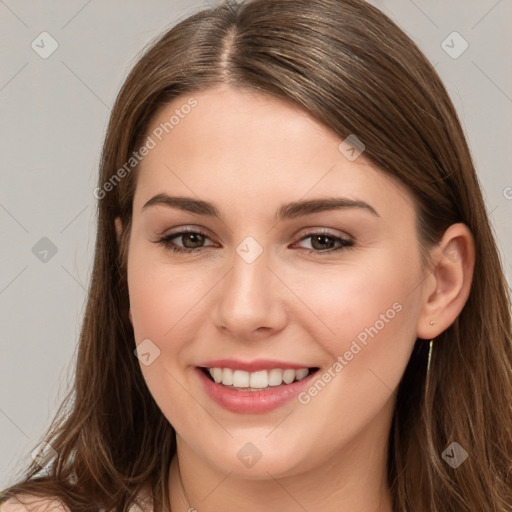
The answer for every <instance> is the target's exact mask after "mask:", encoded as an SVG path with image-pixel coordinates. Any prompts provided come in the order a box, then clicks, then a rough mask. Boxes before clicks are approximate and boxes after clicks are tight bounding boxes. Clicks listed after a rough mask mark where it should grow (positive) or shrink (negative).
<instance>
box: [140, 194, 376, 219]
mask: <svg viewBox="0 0 512 512" xmlns="http://www.w3.org/2000/svg"><path fill="white" fill-rule="evenodd" d="M157 205H158V206H167V207H169V208H176V209H178V210H183V211H186V212H191V213H196V214H198V215H206V216H208V217H219V216H220V212H219V209H218V208H217V207H216V206H215V205H213V204H212V203H208V202H206V201H202V200H200V199H194V198H192V197H179V196H169V195H167V194H157V195H156V196H154V197H152V198H151V199H150V200H149V201H148V202H147V203H146V204H144V206H143V207H142V210H145V209H146V208H149V207H151V206H157ZM345 208H359V209H362V210H366V211H368V212H370V213H371V214H372V215H374V216H376V217H380V215H379V214H378V213H377V211H376V210H375V208H373V206H371V205H369V204H368V203H366V202H364V201H361V200H359V199H349V198H347V197H329V198H325V199H310V200H308V201H295V202H292V203H288V204H285V205H283V206H281V207H280V208H279V210H278V211H277V213H276V218H277V219H278V220H287V219H294V218H296V217H302V216H305V215H312V214H314V213H319V212H324V211H329V210H340V209H345Z"/></svg>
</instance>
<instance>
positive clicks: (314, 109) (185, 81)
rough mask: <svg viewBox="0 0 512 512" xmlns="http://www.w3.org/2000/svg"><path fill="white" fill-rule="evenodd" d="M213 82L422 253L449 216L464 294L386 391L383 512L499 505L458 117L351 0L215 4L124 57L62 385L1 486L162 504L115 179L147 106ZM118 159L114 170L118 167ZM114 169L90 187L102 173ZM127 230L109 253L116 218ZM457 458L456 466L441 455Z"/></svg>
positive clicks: (101, 504) (495, 304) (505, 503)
mask: <svg viewBox="0 0 512 512" xmlns="http://www.w3.org/2000/svg"><path fill="white" fill-rule="evenodd" d="M220 83H229V84H231V85H233V86H236V87H248V88H252V89H256V90H258V91H261V92H263V93H266V94H270V95H272V96H274V97H276V98H279V99H281V100H283V101H286V102H289V103H291V104H293V105H295V106H299V107H300V108H301V109H303V111H305V112H307V113H309V114H310V115H311V116H313V117H314V118H315V119H317V120H318V121H320V122H321V123H322V124H323V125H325V126H327V127H329V128H330V129H332V130H333V131H334V132H335V133H337V134H338V135H339V136H340V137H341V138H342V139H344V138H345V137H347V136H348V135H350V134H356V135H357V137H358V138H359V139H361V140H362V141H363V142H364V144H365V145H366V150H365V157H366V158H368V159H369V161H370V162H371V163H373V164H374V165H375V166H376V167H378V168H380V169H381V170H382V171H383V172H386V173H389V174H390V175H392V176H394V177H395V178H397V179H399V180H400V181H401V182H402V183H403V184H405V185H406V186H407V187H408V189H409V190H410V192H411V193H412V195H413V197H414V198H415V204H416V210H417V217H418V240H419V242H420V243H421V245H422V246H423V247H431V246H432V245H433V244H435V243H437V242H438V241H439V240H440V237H441V235H442V234H443V233H444V231H445V230H446V228H447V227H448V226H450V225H451V224H453V223H456V222H464V223H465V224H466V225H467V226H468V227H469V228H470V230H471V232H472V233H473V236H474V240H475V244H476V268H475V272H474V277H473V283H472V288H471V292H470V296H469V299H468V301H467V303H466V305H465V307H464V309H463V310H462V312H461V314H460V315H459V317H458V318H457V319H456V321H455V322H454V323H453V325H452V326H451V327H450V328H448V329H447V330H446V331H445V332H443V333H442V334H441V335H440V336H439V337H438V338H437V339H436V341H435V345H434V350H433V354H432V360H431V367H430V371H429V372H428V373H427V372H426V352H425V347H426V345H425V343H424V342H421V340H418V341H417V343H416V347H415V350H414V351H413V354H412V357H411V359H410V362H409V364H408V366H407V368H406V370H405V374H404V376H403V379H402V381H401V384H400V386H399V389H398V395H397V403H396V410H395V415H394V419H393V424H392V428H391V432H390V438H389V454H388V478H389V485H390V486H391V492H392V496H393V500H394V509H395V510H396V511H399V510H400V511H411V512H412V511H414V512H418V511H427V510H428V511H431V512H453V511H457V512H465V511H467V512H475V511H477V510H478V511H484V510H485V511H496V512H497V511H499V512H505V511H510V510H512V398H511V395H512V334H511V315H510V297H509V295H508V293H509V291H508V287H507V284H506V281H505V278H504V273H503V271H502V267H501V264H500V260H499V256H498V251H497V248H496V244H495V241H494V239H493V235H492V231H491V228H490V225H489V220H488V216H487V213H486V208H485V204H484V201H483V198H482V194H481V191H480V187H479V183H478V179H477V176H476V173H475V169H474V165H473V162H472V159H471V155H470V151H469V149H468V146H467V143H466V140H465V138H464V134H463V131H462V129H461V125H460V123H459V120H458V117H457V114H456V111H455V109H454V107H453V105H452V103H451V101H450V99H449V97H448V94H447V92H446V90H445V88H444V87H443V85H442V83H441V81H440V79H439V77H438V75H437V73H436V71H435V70H434V69H433V67H432V66H431V65H430V63H429V62H428V61H427V59H426V58H425V57H424V56H423V55H422V53H421V52H420V51H419V49H418V48H417V47H416V45H415V44H414V43H413V42H412V41H411V40H410V39H409V38H408V37H407V36H406V35H405V34H404V33H403V32H402V31H401V30H400V29H399V28H398V27H397V26H396V25H395V24H394V23H393V22H392V21H391V20H390V19H388V18H387V17H386V16H385V15H384V14H383V13H381V12H380V11H379V10H377V9H376V8H374V7H372V6H370V5H369V4H367V3H365V2H364V1H363V0H249V1H246V2H244V3H240V4H238V3H234V2H229V1H228V2H227V3H224V4H222V5H220V6H217V7H215V8H210V9H207V10H204V11H201V12H199V13H197V14H195V15H193V16H192V17H190V18H188V19H186V20H184V21H183V22H181V23H179V24H178V25H177V26H175V27H174V28H172V29H171V30H170V31H168V32H167V33H165V34H164V35H163V36H162V37H161V38H160V39H158V40H157V41H156V42H155V43H153V44H152V45H151V46H150V48H149V49H148V50H147V51H146V52H145V54H144V55H143V56H142V58H141V59H140V60H139V61H138V63H137V64H136V65H135V67H134V69H133V70H132V71H131V73H130V75H129V76H128V78H127V80H126V82H125V84H124V85H123V87H122V90H121V91H120V93H119V95H118V98H117V101H116V103H115V105H114V108H113V110H112V115H111V118H110V124H109V126H108V131H107V134H106V139H105V144H104V148H103V154H102V161H101V169H100V177H99V182H98V183H99V188H98V189H97V190H98V191H101V194H98V197H100V199H99V201H98V230H97V241H96V252H95V258H94V267H93V273H92V281H91V285H90V289H89V296H88V303H87V310H86V313H85V318H84V322H83V327H82V331H81V336H80V345H79V350H78V356H77V362H76V378H75V382H74V386H73V389H72V391H71V393H70V395H69V397H68V399H67V401H66V402H65V404H64V405H63V407H62V408H61V410H60V412H59V414H58V415H57V417H56V419H55V420H54V423H53V425H52V427H51V428H50V430H49V432H48V434H47V435H46V437H45V441H46V442H48V443H50V445H51V446H52V447H53V448H54V450H56V452H57V457H56V458H54V459H53V460H49V461H48V465H47V467H46V468H45V470H44V472H43V473H41V472H40V467H39V465H38V464H36V463H33V464H32V465H31V466H30V467H29V468H28V470H27V472H26V474H25V475H24V477H23V479H22V481H20V482H19V483H18V484H16V485H14V486H12V487H10V488H9V489H7V490H6V491H4V496H5V497H9V496H13V495H15V494H16V493H33V494H36V495H41V496H43V495H48V496H54V497H57V498H59V499H60V500H61V501H62V502H63V503H64V504H66V505H67V506H68V507H69V508H70V509H71V510H72V511H73V512H74V511H77V512H78V511H91V510H97V509H100V508H102V509H105V508H106V509H108V510H116V511H125V510H127V508H128V506H129V505H130V504H131V503H133V500H134V497H135V496H136V495H137V493H139V492H140V491H141V490H142V488H143V487H149V488H150V489H151V492H152V496H153V499H154V507H155V508H154V510H155V511H156V512H158V511H160V510H163V509H164V508H165V507H168V504H169V501H168V500H169V496H168V491H169V489H168V476H169V467H170V463H171V459H172V457H173V455H174V454H175V451H176V445H175V431H174V430H173V428H172V426H171V425H170V424H169V422H168V421H167V420H166V418H165V417H164V416H163V414H162V412H161V411H160V410H159V408H158V407H157V405H156V403H155V402H154V400H153V398H152V397H151V395H150V393H149V391H148V389H147V386H146V384H145V382H144V380H143V377H142V374H141V371H140V367H139V363H138V361H137V359H136V358H135V357H134V354H133V350H134V347H135V341H134V336H133V330H132V327H131V324H130V322H129V319H128V316H127V312H128V307H129V304H128V290H127V284H126V266H125V263H126V248H127V241H128V237H129V231H130V219H131V214H132V210H131V209H132V199H133V194H134V190H135V186H136V175H137V173H136V168H134V169H133V170H132V171H131V172H128V171H127V172H126V173H119V172H118V170H119V169H121V168H122V167H123V166H124V165H125V164H126V162H127V161H128V160H129V158H130V156H131V155H132V154H133V152H134V151H137V149H138V148H139V147H140V144H141V143H142V142H143V140H144V137H146V135H147V130H148V123H149V120H150V118H151V117H152V116H153V115H154V114H155V112H156V111H157V110H158V109H159V108H160V107H162V106H163V105H165V104H166V103H167V102H169V101H170V100H171V99H173V98H175V97H177V96H179V95H185V96H184V97H185V98H186V95H192V94H193V93H194V91H195V92H197V91H201V90H204V89H206V88H208V87H211V86H213V85H215V84H220ZM125 169H126V168H125ZM116 173H117V177H119V176H120V175H121V174H126V176H123V177H122V179H118V180H117V181H115V183H114V182H113V181H110V182H111V183H114V185H113V186H111V187H108V188H109V190H108V192H106V187H104V185H105V183H107V182H109V180H112V179H113V177H114V175H116ZM117 216H120V217H121V219H122V221H123V226H125V230H124V232H123V236H122V240H121V243H120V247H119V246H118V244H117V242H116V234H115V230H114V219H115V218H116V217H117ZM453 441H456V442H457V443H459V444H460V445H461V446H462V447H464V449H465V450H466V451H467V452H468V455H469V456H468V458H467V460H466V461H465V462H464V463H463V464H462V465H460V466H459V467H458V468H457V469H454V468H452V467H450V465H448V464H447V463H445V461H444V460H443V459H442V457H441V453H442V452H443V450H444V449H445V448H446V447H447V446H448V445H449V444H450V443H452V442H453Z"/></svg>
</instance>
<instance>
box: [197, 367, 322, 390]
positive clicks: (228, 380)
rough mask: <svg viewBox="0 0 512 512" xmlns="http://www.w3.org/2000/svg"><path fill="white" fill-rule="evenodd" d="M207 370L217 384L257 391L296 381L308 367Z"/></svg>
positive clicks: (307, 372) (303, 374) (304, 375)
mask: <svg viewBox="0 0 512 512" xmlns="http://www.w3.org/2000/svg"><path fill="white" fill-rule="evenodd" d="M312 370H313V369H312ZM207 371H208V373H209V374H210V377H211V378H212V379H213V380H214V381H215V382H216V383H217V384H222V385H223V386H230V387H232V388H235V389H240V390H243V391H258V390H260V389H265V388H268V387H275V386H281V385H282V384H283V383H284V384H292V383H293V382H298V381H300V380H302V379H304V378H305V377H306V376H307V375H308V374H309V372H310V369H309V368H300V369H298V370H295V369H292V368H287V369H286V370H282V369H280V368H272V369H271V370H260V371H257V372H246V371H244V370H233V369H232V368H207Z"/></svg>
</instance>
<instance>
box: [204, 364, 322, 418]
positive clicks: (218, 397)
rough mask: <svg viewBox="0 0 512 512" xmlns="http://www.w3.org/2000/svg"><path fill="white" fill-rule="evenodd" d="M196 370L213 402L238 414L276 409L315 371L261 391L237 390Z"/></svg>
mask: <svg viewBox="0 0 512 512" xmlns="http://www.w3.org/2000/svg"><path fill="white" fill-rule="evenodd" d="M196 371H197V373H198V375H199V379H200V380H201V382H202V383H203V386H204V388H205V390H206V392H207V393H208V395H209V396H210V398H211V399H212V400H213V401H214V402H216V403H217V404H219V405H220V406H221V407H224V409H227V410H228V411H231V412H237V413H240V414H263V413H266V412H269V411H273V410H274V409H277V408H278V407H280V406H282V405H283V404H285V403H286V402H289V401H290V400H292V399H293V398H295V397H296V396H297V395H298V394H299V393H300V392H301V391H302V390H303V389H304V388H306V387H307V386H308V384H309V382H310V381H311V379H312V378H313V377H314V376H315V374H316V373H317V372H313V373H310V374H308V375H307V376H306V377H304V378H303V379H302V380H299V381H297V382H294V383H292V384H281V385H280V386H275V387H268V388H265V389H262V390H261V391H238V390H237V389H233V388H228V387H226V386H223V385H222V384H217V383H216V382H213V381H211V380H210V379H209V378H208V377H207V376H206V375H205V373H204V372H203V371H202V370H201V369H200V368H196Z"/></svg>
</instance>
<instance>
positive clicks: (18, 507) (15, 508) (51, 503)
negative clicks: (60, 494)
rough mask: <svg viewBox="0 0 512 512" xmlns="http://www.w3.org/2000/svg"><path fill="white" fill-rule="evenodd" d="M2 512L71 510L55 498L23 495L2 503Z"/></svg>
mask: <svg viewBox="0 0 512 512" xmlns="http://www.w3.org/2000/svg"><path fill="white" fill-rule="evenodd" d="M0 512H69V509H68V508H67V507H66V506H65V505H63V504H62V502H61V501H59V500H57V499H55V498H41V497H35V496H29V495H21V496H18V497H16V498H9V499H8V500H7V501H6V502H5V503H2V504H1V505H0Z"/></svg>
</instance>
